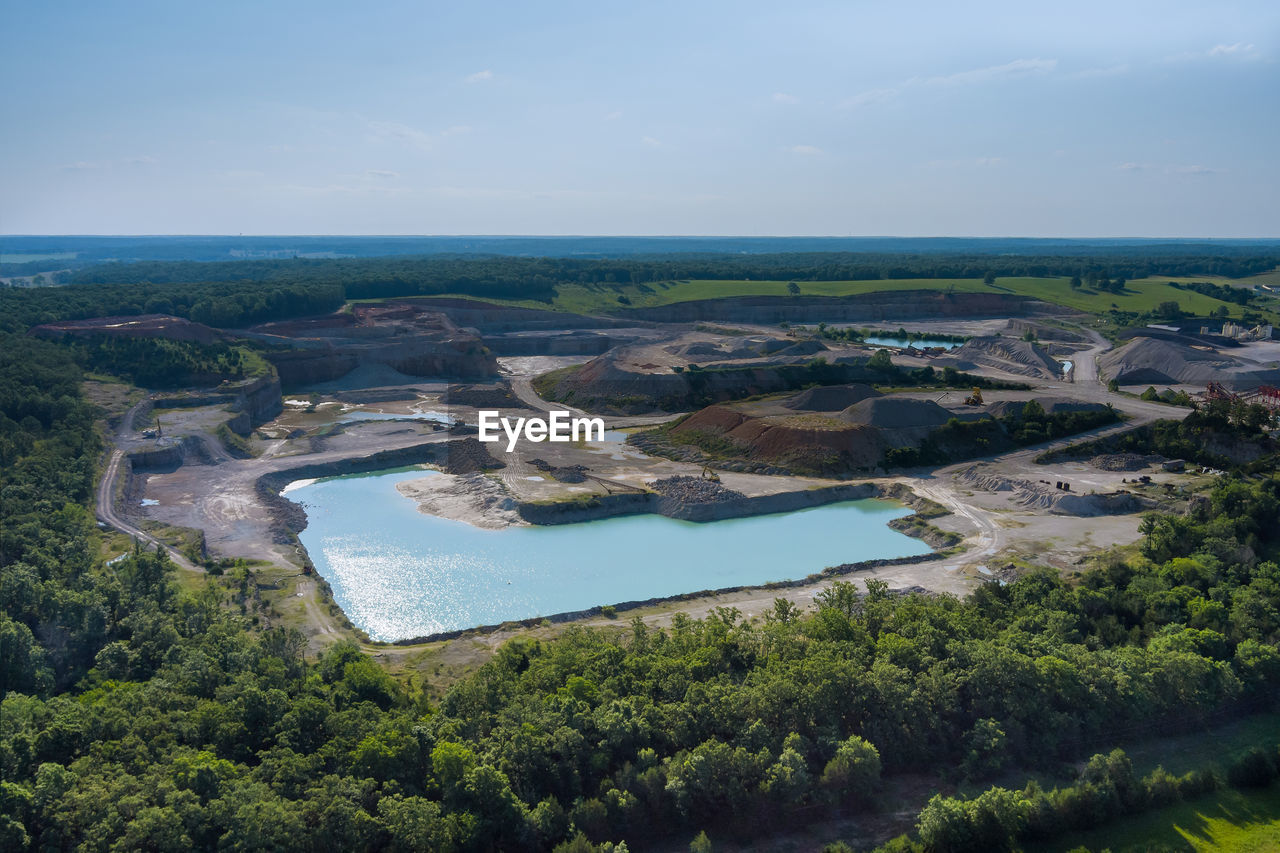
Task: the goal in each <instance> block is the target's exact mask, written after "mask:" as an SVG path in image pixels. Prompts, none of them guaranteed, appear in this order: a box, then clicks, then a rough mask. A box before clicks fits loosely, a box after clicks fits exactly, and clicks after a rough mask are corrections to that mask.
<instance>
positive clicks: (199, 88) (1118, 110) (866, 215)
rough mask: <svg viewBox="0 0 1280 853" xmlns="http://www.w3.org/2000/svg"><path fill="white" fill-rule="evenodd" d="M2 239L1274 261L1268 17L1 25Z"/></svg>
mask: <svg viewBox="0 0 1280 853" xmlns="http://www.w3.org/2000/svg"><path fill="white" fill-rule="evenodd" d="M3 5H4V10H5V11H4V12H3V15H2V17H3V19H4V25H3V32H4V35H3V41H2V43H0V44H2V47H0V233H4V234H609V235H621V234H636V235H654V234H663V235H668V234H670V235H675V234H697V235H837V236H844V235H901V236H1028V237H1278V236H1280V201H1278V199H1277V190H1280V156H1277V152H1278V151H1280V62H1278V61H1280V3H1276V2H1274V0H1265V2H1230V0H1227V1H1226V2H1213V3H1209V2H1195V3H1185V2H1179V0H1161V2H1124V0H1109V2H1102V3H1095V2H1087V1H1085V0H1082V2H1073V3H1055V4H1048V3H1028V2H1026V0H1020V2H1013V3H995V2H969V3H954V2H919V0H898V2H892V3H889V2H875V3H868V2H850V1H849V0H846V2H829V3H819V2H799V0H797V2H787V3H781V2H776V0H774V2H765V3H757V2H749V1H747V0H735V2H697V0H684V2H672V3H668V2H662V0H646V2H643V3H634V2H611V0H593V2H583V3H577V2H553V0H547V2H541V3H528V2H509V3H508V2H466V3H458V2H450V3H435V2H378V0H369V2H364V3H356V2H351V0H347V2H341V3H335V2H327V1H326V0H311V1H310V2H285V1H284V0H280V2H271V1H270V0H256V2H240V0H219V2H216V3H182V2H178V3H175V2H172V0H166V2H113V0H99V2H89V1H88V0H82V2H60V0H40V2H35V0H26V1H25V2H23V0H5V2H4V4H3Z"/></svg>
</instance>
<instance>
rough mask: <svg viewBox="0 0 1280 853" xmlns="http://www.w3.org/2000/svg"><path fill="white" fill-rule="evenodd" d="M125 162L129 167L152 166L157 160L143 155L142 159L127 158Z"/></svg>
mask: <svg viewBox="0 0 1280 853" xmlns="http://www.w3.org/2000/svg"><path fill="white" fill-rule="evenodd" d="M123 162H124V164H125V165H127V166H150V165H151V164H153V163H155V162H156V158H154V157H151V156H149V155H147V154H143V155H141V156H140V157H126V158H125V159H124V161H123Z"/></svg>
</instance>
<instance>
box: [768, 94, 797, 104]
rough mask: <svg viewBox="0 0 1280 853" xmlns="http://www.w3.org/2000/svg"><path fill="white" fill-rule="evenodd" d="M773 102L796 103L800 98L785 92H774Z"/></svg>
mask: <svg viewBox="0 0 1280 853" xmlns="http://www.w3.org/2000/svg"><path fill="white" fill-rule="evenodd" d="M773 102H774V103H775V104H798V103H800V99H799V98H797V97H796V96H795V95H788V94H787V93H786V92H774V93H773Z"/></svg>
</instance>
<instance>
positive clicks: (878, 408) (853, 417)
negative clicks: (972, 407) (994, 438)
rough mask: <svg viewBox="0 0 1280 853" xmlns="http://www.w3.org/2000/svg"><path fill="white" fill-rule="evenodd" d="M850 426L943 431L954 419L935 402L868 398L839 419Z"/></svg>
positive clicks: (842, 413)
mask: <svg viewBox="0 0 1280 853" xmlns="http://www.w3.org/2000/svg"><path fill="white" fill-rule="evenodd" d="M839 417H840V419H841V420H843V421H847V422H848V423H851V424H864V425H866V426H872V427H876V428H877V429H891V430H896V429H912V428H916V427H928V428H930V429H932V428H933V427H940V426H942V425H943V424H945V423H946V422H947V421H949V420H951V418H952V417H953V415H952V414H951V412H949V411H948V410H946V409H944V408H943V407H942V406H939V405H938V404H937V403H935V402H933V401H932V400H913V399H911V398H909V397H883V396H881V397H869V398H867V399H865V400H863V401H861V402H860V403H854V404H853V405H852V406H849V407H848V408H847V409H845V410H844V411H842V412H841V413H840V415H839Z"/></svg>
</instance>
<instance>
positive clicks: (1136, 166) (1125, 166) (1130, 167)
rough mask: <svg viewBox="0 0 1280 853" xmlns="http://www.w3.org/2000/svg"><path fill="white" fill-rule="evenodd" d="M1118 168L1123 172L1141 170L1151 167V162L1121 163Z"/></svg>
mask: <svg viewBox="0 0 1280 853" xmlns="http://www.w3.org/2000/svg"><path fill="white" fill-rule="evenodd" d="M1116 168H1117V169H1119V170H1121V171H1122V172H1141V171H1144V170H1146V169H1150V168H1151V164H1150V163H1121V164H1120V165H1119V166H1116Z"/></svg>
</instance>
